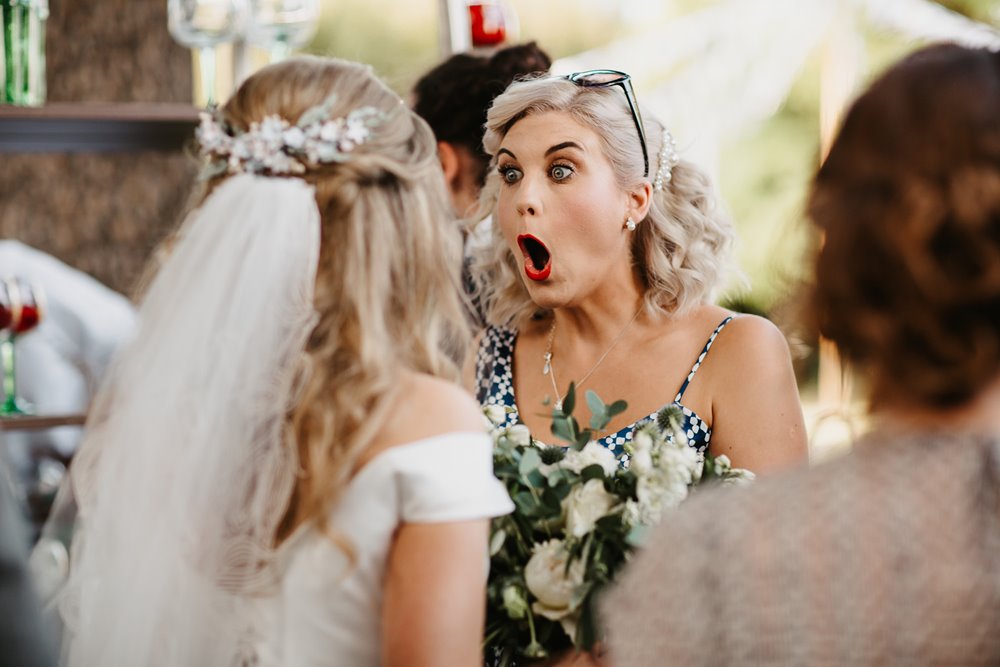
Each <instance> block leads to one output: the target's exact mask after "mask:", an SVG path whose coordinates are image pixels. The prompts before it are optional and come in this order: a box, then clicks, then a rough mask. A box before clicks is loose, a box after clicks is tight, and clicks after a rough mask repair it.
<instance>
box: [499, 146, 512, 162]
mask: <svg viewBox="0 0 1000 667" xmlns="http://www.w3.org/2000/svg"><path fill="white" fill-rule="evenodd" d="M501 153H506V154H507V155H509V156H511V157H512V158H514V159H515V160H516V159H517V156H516V155H514V154H513V153H511V152H510V151H509V150H507V149H506V148H501V149H500V150H498V151H497V157H500V154H501Z"/></svg>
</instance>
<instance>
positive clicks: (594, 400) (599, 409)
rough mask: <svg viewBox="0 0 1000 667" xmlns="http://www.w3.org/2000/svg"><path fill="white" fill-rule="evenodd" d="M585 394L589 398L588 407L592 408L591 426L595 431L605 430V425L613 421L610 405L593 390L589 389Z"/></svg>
mask: <svg viewBox="0 0 1000 667" xmlns="http://www.w3.org/2000/svg"><path fill="white" fill-rule="evenodd" d="M585 396H586V398H587V407H588V408H590V428H592V429H594V430H595V431H602V430H604V427H605V426H607V425H608V422H609V421H611V415H609V414H608V406H607V405H605V404H604V401H602V400H601V397H600V396H598V395H597V394H596V393H594V392H593V391H590V390H587V393H586V394H585Z"/></svg>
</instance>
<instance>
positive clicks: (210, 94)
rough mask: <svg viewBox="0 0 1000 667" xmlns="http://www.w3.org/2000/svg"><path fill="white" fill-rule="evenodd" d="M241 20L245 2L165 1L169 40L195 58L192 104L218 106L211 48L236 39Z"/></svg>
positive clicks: (213, 54)
mask: <svg viewBox="0 0 1000 667" xmlns="http://www.w3.org/2000/svg"><path fill="white" fill-rule="evenodd" d="M245 17H246V0H168V2H167V27H168V28H169V30H170V34H171V36H172V37H173V38H174V39H175V40H176V41H177V42H178V43H180V44H183V45H184V46H186V47H188V48H191V49H194V50H195V51H197V54H198V68H199V72H200V75H201V77H200V78H201V82H200V83H201V90H200V93H199V96H198V97H199V99H198V100H196V104H199V105H201V104H202V103H203V104H204V105H205V106H209V105H211V104H214V103H216V102H218V100H217V99H215V97H216V96H215V47H216V46H218V45H219V44H224V43H226V42H231V41H233V40H234V39H236V37H237V36H238V35H239V34H240V32H241V30H242V28H243V23H244V21H245Z"/></svg>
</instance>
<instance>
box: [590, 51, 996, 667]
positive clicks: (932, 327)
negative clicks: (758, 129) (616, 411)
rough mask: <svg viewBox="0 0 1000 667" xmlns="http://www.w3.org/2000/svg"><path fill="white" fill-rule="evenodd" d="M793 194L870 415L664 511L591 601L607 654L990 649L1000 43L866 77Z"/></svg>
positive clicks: (823, 298)
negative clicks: (816, 247)
mask: <svg viewBox="0 0 1000 667" xmlns="http://www.w3.org/2000/svg"><path fill="white" fill-rule="evenodd" d="M809 215H810V217H811V218H812V219H813V221H814V222H815V223H816V225H817V226H818V227H819V229H820V230H822V231H823V233H824V235H825V243H824V244H823V246H822V249H821V250H820V252H819V256H818V259H817V261H816V285H815V288H814V289H813V290H812V292H811V304H812V311H813V315H814V319H815V323H816V324H817V325H818V327H819V330H820V331H821V332H822V333H823V334H824V335H826V336H828V337H829V338H831V339H832V340H833V341H834V342H835V343H836V344H837V346H838V347H839V348H840V350H841V352H842V354H843V355H844V356H845V357H846V358H847V359H849V360H850V362H851V363H852V364H853V365H854V366H855V367H856V369H857V371H858V373H860V374H861V375H862V376H863V377H865V378H866V379H867V382H868V390H869V402H870V408H871V417H872V423H873V428H872V430H871V432H870V433H869V434H868V435H866V436H865V437H864V438H863V439H862V440H861V441H860V442H858V443H857V444H856V446H855V448H854V450H853V452H852V453H851V454H850V455H848V456H847V457H845V458H844V459H842V460H839V461H835V462H833V463H830V464H827V465H824V466H821V467H818V468H815V469H813V470H810V471H806V472H802V473H798V474H791V475H788V476H786V477H784V478H780V479H773V480H762V481H761V482H759V483H758V484H757V485H755V486H753V487H751V488H749V489H745V490H739V491H730V492H725V493H718V494H705V495H704V496H703V497H700V498H697V497H696V498H695V499H694V500H693V501H691V503H690V505H687V506H685V508H684V509H683V510H681V511H680V512H678V513H677V514H676V515H674V516H673V517H671V518H670V519H669V520H667V521H665V522H664V524H663V525H662V526H661V527H660V529H659V530H658V532H657V533H656V535H655V537H654V538H653V539H652V541H651V543H650V544H649V545H648V547H647V549H646V550H645V552H644V553H642V554H640V556H639V557H638V559H637V560H636V561H635V562H634V564H633V566H632V567H631V569H630V570H629V571H628V572H626V574H625V576H624V577H623V579H622V581H621V585H620V587H619V588H618V589H617V590H616V591H614V592H613V593H612V594H611V596H610V599H609V600H608V604H607V605H606V609H605V612H606V616H607V619H608V621H609V623H610V625H611V642H610V643H611V652H612V657H613V659H614V664H615V665H617V666H619V667H628V666H629V665H644V664H652V663H653V662H657V663H663V664H684V665H708V664H713V665H715V664H763V663H767V664H780V665H802V664H830V665H833V664H840V665H848V664H849V665H876V664H878V665H882V664H907V665H941V664H962V665H973V664H976V665H978V664H983V665H985V664H997V662H1000V635H998V634H997V631H996V629H997V626H998V625H1000V566H998V563H1000V561H998V560H997V557H996V554H997V552H998V549H1000V520H998V517H1000V514H998V508H1000V54H998V53H995V52H991V51H986V50H977V49H969V48H963V47H960V46H956V45H938V46H933V47H929V48H926V49H923V50H921V51H919V52H917V53H915V54H913V55H911V56H910V57H908V58H906V59H905V60H903V61H902V62H900V63H899V64H897V65H896V66H894V67H893V68H891V69H890V70H889V71H888V72H887V73H886V74H884V75H883V76H882V77H880V78H879V79H878V80H877V81H875V83H873V84H872V85H871V87H870V88H869V89H868V90H867V91H866V92H865V93H864V94H863V95H862V96H861V97H860V98H859V99H858V100H857V102H856V103H855V104H854V105H853V107H852V108H851V110H850V112H849V113H848V114H847V117H846V119H845V121H844V125H843V127H842V128H841V130H840V133H839V135H838V136H837V138H836V140H835V142H834V144H833V147H832V149H831V151H830V154H829V156H828V158H827V160H826V161H825V162H824V164H823V166H822V167H821V168H820V170H819V172H818V174H817V175H816V179H815V182H814V184H813V189H812V193H811V196H810V200H809Z"/></svg>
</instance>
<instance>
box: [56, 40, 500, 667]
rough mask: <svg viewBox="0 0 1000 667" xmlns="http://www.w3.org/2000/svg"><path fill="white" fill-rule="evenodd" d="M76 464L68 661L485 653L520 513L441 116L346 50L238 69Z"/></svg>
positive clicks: (66, 612) (426, 660) (66, 598)
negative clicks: (493, 599) (189, 201)
mask: <svg viewBox="0 0 1000 667" xmlns="http://www.w3.org/2000/svg"><path fill="white" fill-rule="evenodd" d="M198 139H199V144H200V150H201V153H202V155H203V157H204V160H205V165H206V166H205V173H204V177H205V196H204V197H203V198H202V200H201V203H200V205H199V207H198V208H197V209H196V210H195V211H194V212H193V213H192V214H191V215H190V216H189V217H188V219H187V220H186V221H185V223H184V225H183V226H182V227H181V229H180V231H179V233H178V235H177V238H176V239H175V241H174V243H173V244H172V247H171V248H170V250H169V254H168V256H167V258H166V260H165V262H164V263H163V266H162V267H161V268H160V270H159V272H158V273H157V275H156V277H155V278H154V279H153V281H152V283H151V284H150V286H149V289H148V291H147V293H146V296H145V299H144V301H143V303H142V305H141V308H140V314H139V319H140V324H139V328H138V331H137V334H136V337H135V339H134V342H133V343H132V344H131V345H130V346H129V347H127V348H126V349H125V350H124V352H123V353H122V355H121V356H120V357H119V358H118V359H117V361H116V363H115V365H114V366H113V368H112V371H111V373H110V376H109V378H108V380H107V382H106V384H105V385H104V387H103V389H102V391H101V394H100V395H99V397H98V399H97V401H96V403H95V406H94V409H93V411H92V418H91V420H90V423H89V424H88V428H87V434H86V438H85V443H84V445H83V447H82V449H81V451H80V452H79V454H78V457H77V459H76V461H75V462H74V465H73V467H72V478H71V483H72V492H73V494H74V496H75V499H76V501H77V503H78V506H79V521H78V525H77V529H76V532H75V534H74V538H73V545H72V554H71V555H72V557H71V564H72V565H71V569H70V574H69V577H68V580H67V582H66V584H65V585H64V586H63V587H62V589H61V591H60V592H59V594H58V598H57V603H58V609H59V611H60V615H61V616H62V617H63V619H64V621H65V626H66V627H65V635H64V646H63V653H64V660H65V661H66V662H67V663H68V664H70V665H250V664H252V665H296V666H308V665H320V664H333V663H336V664H344V665H377V664H385V665H402V664H406V665H444V664H447V665H463V664H464V665H481V664H482V658H481V654H480V641H481V637H482V625H483V621H484V607H485V604H484V599H485V583H486V569H485V567H486V563H487V530H488V528H487V526H488V520H489V518H490V517H492V516H495V515H499V514H503V513H506V512H508V511H510V510H511V509H512V505H511V503H510V499H509V498H508V497H507V495H506V492H505V491H504V490H503V487H502V485H500V483H499V482H498V481H496V479H495V478H493V476H492V458H491V443H490V441H489V439H488V436H487V435H486V434H485V432H484V426H483V420H482V416H481V413H480V411H479V409H478V407H477V406H476V404H475V402H474V401H473V400H472V398H471V397H469V396H467V395H466V394H465V393H464V392H463V391H462V390H460V389H458V388H457V387H456V386H455V385H453V384H452V383H451V380H454V379H456V378H457V368H456V362H455V359H456V356H457V355H456V350H461V349H464V345H465V343H466V342H467V340H466V337H467V335H468V334H467V329H466V320H465V314H464V311H463V309H462V303H461V297H460V296H459V294H460V289H461V287H460V283H459V270H460V257H461V255H460V253H461V247H460V244H461V239H460V235H459V231H458V228H457V227H453V226H451V225H450V224H448V222H447V220H448V219H447V217H446V211H447V210H448V202H447V195H446V193H445V191H444V186H443V180H442V178H441V173H440V167H439V165H438V159H437V153H436V150H435V142H434V137H433V135H432V134H431V132H430V130H429V129H428V128H427V126H426V125H425V124H424V123H423V121H421V120H419V119H418V118H417V117H416V116H415V115H414V114H413V113H411V112H410V111H409V110H408V109H407V108H406V106H405V105H403V104H402V102H401V101H400V99H399V98H398V97H397V96H396V95H395V94H394V93H392V92H390V90H389V89H388V88H386V87H385V86H384V85H383V84H382V83H381V82H380V81H378V80H377V79H376V78H375V77H374V76H373V75H372V73H371V71H370V69H369V68H367V67H363V66H360V65H357V64H353V63H347V62H342V61H332V60H323V59H312V58H309V59H307V58H299V59H294V60H290V61H286V62H283V63H281V64H278V65H275V66H272V67H269V68H266V69H264V70H262V71H261V72H259V73H258V74H256V75H254V76H253V77H251V78H250V79H249V80H247V81H246V82H245V83H244V84H243V85H242V86H241V88H240V89H239V91H238V92H237V93H236V94H235V95H234V97H233V98H232V99H231V100H230V101H229V102H228V103H227V104H226V105H225V107H224V108H223V109H222V110H221V111H220V112H217V113H216V114H215V115H214V116H212V115H208V114H206V115H205V116H204V117H203V120H202V125H201V128H200V129H199V132H198Z"/></svg>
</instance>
